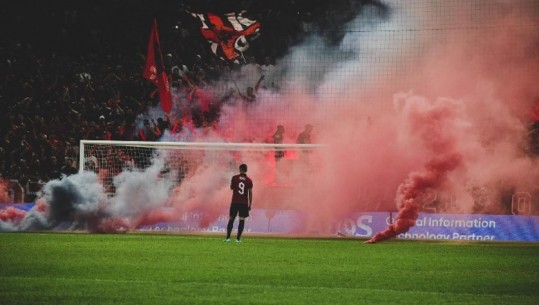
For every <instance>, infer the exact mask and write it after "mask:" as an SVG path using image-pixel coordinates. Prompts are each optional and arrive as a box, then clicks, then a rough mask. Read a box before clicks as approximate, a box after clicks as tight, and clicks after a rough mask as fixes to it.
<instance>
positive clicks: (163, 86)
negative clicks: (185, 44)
mask: <svg viewBox="0 0 539 305" xmlns="http://www.w3.org/2000/svg"><path fill="white" fill-rule="evenodd" d="M142 75H143V76H144V78H145V79H147V80H149V81H150V82H152V83H153V84H154V85H155V86H156V87H157V90H158V91H159V99H160V100H161V108H162V109H163V111H165V112H167V113H168V112H170V110H171V109H172V95H171V93H170V84H169V81H168V76H167V73H166V69H165V62H164V61H163V53H162V52H161V43H160V41H159V32H158V31H157V19H154V20H153V26H152V30H151V32H150V39H149V41H148V52H147V53H146V63H145V65H144V71H143V72H142Z"/></svg>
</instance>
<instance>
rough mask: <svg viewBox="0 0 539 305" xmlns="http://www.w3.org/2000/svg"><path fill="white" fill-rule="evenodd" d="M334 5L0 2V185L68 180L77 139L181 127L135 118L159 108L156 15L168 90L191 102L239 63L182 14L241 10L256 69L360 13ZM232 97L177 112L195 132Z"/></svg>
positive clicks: (138, 135) (146, 136) (150, 137)
mask: <svg viewBox="0 0 539 305" xmlns="http://www.w3.org/2000/svg"><path fill="white" fill-rule="evenodd" d="M255 3H256V5H255ZM338 3H339V5H327V4H324V5H321V6H313V5H311V3H310V2H309V1H291V2H286V3H285V2H282V3H281V2H277V3H259V2H258V1H255V0H249V1H239V2H238V1H221V2H218V3H216V2H215V1H213V2H212V1H181V2H170V1H167V2H163V3H160V4H159V5H156V4H154V3H152V2H150V1H129V2H128V1H122V0H112V1H90V2H76V3H74V2H71V1H54V2H52V3H41V2H37V3H36V2H35V1H24V0H23V1H19V2H17V3H13V4H12V5H9V6H3V7H2V8H0V16H1V18H2V20H4V21H5V22H6V24H9V27H4V28H3V29H2V31H4V32H3V33H2V35H1V37H2V38H1V39H2V40H3V41H2V44H0V62H1V64H0V65H1V67H0V71H1V72H0V105H1V108H2V112H1V114H0V136H1V138H2V140H3V141H2V143H1V144H0V173H1V176H0V178H1V179H4V180H16V181H18V182H19V183H20V184H21V185H22V186H23V187H27V186H28V185H29V183H45V182H47V181H49V180H51V179H57V178H60V177H61V176H62V175H70V174H73V173H75V172H77V167H78V162H79V161H78V160H79V156H78V147H79V141H80V140H81V139H112V140H140V141H155V140H158V139H159V137H160V136H161V135H162V134H163V132H164V129H169V130H173V131H175V132H177V131H179V130H181V128H182V123H183V124H185V120H184V121H183V122H182V121H181V120H178V118H175V119H174V118H168V117H159V118H147V117H143V116H142V115H143V114H144V113H146V112H147V110H148V108H149V107H157V106H158V103H159V101H158V95H157V94H156V92H155V91H156V90H155V87H154V86H153V85H152V84H151V83H149V82H148V81H147V80H145V79H143V78H142V75H141V71H142V69H143V66H144V62H145V56H146V49H147V42H148V33H149V30H150V25H151V22H152V19H153V18H154V17H155V18H157V19H158V21H159V34H160V37H161V44H162V50H163V53H164V54H163V56H164V61H165V67H166V69H167V73H168V74H169V76H170V80H171V86H172V88H173V90H179V91H182V90H183V92H185V93H186V94H185V95H184V97H185V98H192V96H195V97H196V94H195V95H193V91H195V92H196V89H198V88H203V87H204V86H205V85H207V84H208V83H211V82H212V81H213V80H215V79H216V78H217V77H219V76H220V75H221V74H222V73H223V71H225V70H226V71H230V69H239V67H240V66H241V65H238V64H231V63H228V62H225V61H223V60H220V59H218V58H217V57H216V56H214V54H212V53H211V50H210V48H209V47H208V44H207V42H206V41H205V40H204V39H203V38H202V37H201V35H200V22H199V20H197V19H196V18H194V17H193V16H192V15H191V14H190V13H191V12H202V13H203V12H213V13H216V14H224V13H227V12H230V11H236V12H237V11H240V10H246V11H247V12H248V13H249V14H250V15H249V18H252V19H254V20H258V21H260V23H261V27H262V31H263V32H262V33H263V36H262V38H260V39H258V40H257V43H256V44H253V45H252V47H251V48H250V49H249V53H246V55H247V56H248V57H247V58H248V59H246V58H243V60H244V63H245V62H246V61H249V63H250V64H254V65H256V66H258V67H260V66H264V65H266V66H271V65H272V63H275V61H276V60H277V59H278V58H279V57H280V56H282V55H283V54H284V53H285V52H286V50H287V49H288V48H289V47H290V46H291V45H293V44H294V43H297V42H299V41H301V40H302V39H304V38H305V37H306V35H307V33H308V32H310V31H318V32H319V33H320V34H322V35H323V36H324V37H327V39H328V43H335V42H336V40H337V39H339V37H338V35H335V34H334V33H335V29H336V28H337V27H338V26H339V24H343V23H344V22H343V21H345V20H346V19H349V18H352V17H353V16H354V14H355V12H356V11H357V10H358V9H359V6H358V5H357V4H355V1H338ZM373 3H375V4H376V2H375V1H374V2H373ZM29 8H31V9H29ZM265 28H267V29H270V28H271V29H272V30H271V31H266V32H264V29H265ZM330 33H333V34H330ZM242 55H243V54H242ZM190 94H191V95H190ZM231 94H235V95H237V96H245V95H244V94H242V92H228V93H227V94H224V95H223V96H220V97H218V98H215V97H212V99H213V100H211V101H209V107H208V108H207V109H206V110H205V111H200V109H198V108H192V109H187V110H186V109H182V111H184V112H189V113H188V114H185V113H184V115H183V116H184V117H187V118H188V119H189V124H191V125H192V127H193V128H201V127H203V126H209V125H211V124H212V122H215V120H217V119H218V112H219V103H221V102H224V101H226V100H227V99H229V98H230V95H231Z"/></svg>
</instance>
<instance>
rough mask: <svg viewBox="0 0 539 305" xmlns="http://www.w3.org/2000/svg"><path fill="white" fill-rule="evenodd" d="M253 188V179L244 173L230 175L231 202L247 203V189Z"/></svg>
mask: <svg viewBox="0 0 539 305" xmlns="http://www.w3.org/2000/svg"><path fill="white" fill-rule="evenodd" d="M252 188H253V181H251V178H249V177H247V175H246V174H244V173H241V174H239V175H235V176H233V177H232V180H231V181H230V189H231V190H232V203H241V204H247V205H248V204H249V194H250V193H251V192H249V190H251V189H252Z"/></svg>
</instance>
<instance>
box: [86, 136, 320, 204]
mask: <svg viewBox="0 0 539 305" xmlns="http://www.w3.org/2000/svg"><path fill="white" fill-rule="evenodd" d="M324 147H325V146H324V145H321V144H273V143H199V142H142V141H99V140H83V141H81V142H80V156H81V162H80V164H79V173H84V172H93V173H95V174H97V175H98V177H99V179H100V181H101V183H102V185H103V188H104V191H105V193H107V195H109V196H114V195H115V192H116V188H117V187H118V184H119V182H118V181H117V177H118V176H120V174H122V175H123V176H129V173H130V172H144V171H148V170H150V169H151V170H152V171H153V172H155V173H157V176H158V177H157V178H159V179H164V180H166V181H167V183H168V185H170V188H171V189H170V191H171V194H170V196H173V197H174V196H176V198H175V199H178V197H185V198H187V197H189V198H192V197H196V196H199V197H207V196H209V195H211V193H212V192H214V191H216V190H220V189H222V188H223V187H228V183H229V182H230V178H231V177H232V175H235V174H237V173H239V169H238V167H239V165H240V164H242V163H245V164H247V165H248V168H249V169H248V175H249V176H251V177H252V178H253V180H254V181H255V183H256V185H257V188H258V190H263V191H264V192H272V195H271V196H269V195H268V196H267V198H265V199H266V202H265V204H264V205H265V206H272V207H276V206H278V205H281V206H282V202H281V201H284V199H281V197H283V196H286V197H287V200H286V201H287V202H289V203H293V202H294V200H293V196H292V195H291V193H290V192H289V190H290V189H293V188H295V187H296V186H297V185H299V184H303V183H304V182H305V181H307V180H309V177H311V176H312V175H316V173H317V172H319V171H320V170H321V168H320V166H319V165H320V164H324V162H323V159H324V158H325V154H324V151H325V149H323V148H324ZM315 164H316V165H317V166H316V167H315V166H314V165H315ZM269 189H271V190H269ZM278 190H281V191H280V192H279V191H278ZM178 192H183V193H182V194H178ZM185 193H187V194H185ZM279 193H281V194H279ZM285 193H286V194H285ZM258 194H259V197H260V194H261V193H260V191H259V192H258ZM268 198H272V200H267V199H268ZM270 201H273V202H270Z"/></svg>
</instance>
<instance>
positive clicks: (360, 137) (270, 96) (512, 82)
mask: <svg viewBox="0 0 539 305" xmlns="http://www.w3.org/2000/svg"><path fill="white" fill-rule="evenodd" d="M383 4H384V9H381V6H379V5H377V6H369V5H367V6H365V7H364V8H363V9H362V10H361V11H360V14H359V15H358V16H357V18H355V19H354V20H352V21H350V22H348V23H346V24H344V25H342V26H343V27H342V28H343V29H345V33H346V34H345V35H344V37H343V39H342V40H341V41H340V42H339V43H337V44H331V45H328V44H327V43H326V42H325V41H324V39H321V38H320V37H317V36H316V35H313V36H312V37H309V38H307V39H306V40H305V42H304V43H303V44H300V45H296V46H294V47H293V48H291V49H290V50H289V53H288V54H287V55H286V56H284V57H283V58H280V59H279V60H278V62H277V64H276V67H275V69H274V70H273V72H272V73H274V74H273V75H271V79H272V80H273V81H277V82H280V90H278V91H276V90H272V89H271V88H270V86H269V84H265V83H263V86H262V88H261V89H260V90H259V91H258V92H257V101H256V102H255V103H252V104H249V105H245V104H243V103H242V102H241V100H240V99H239V97H238V96H234V95H233V96H232V97H231V98H230V100H229V101H227V102H223V105H222V108H221V112H220V117H219V121H218V122H217V124H216V125H215V126H212V127H208V128H198V129H197V128H194V127H193V125H192V124H191V123H190V122H189V121H186V122H185V125H184V130H183V131H182V133H181V134H167V136H166V137H165V138H164V139H165V140H167V141H181V140H187V141H196V142H223V143H225V142H254V143H271V141H272V140H271V136H272V134H273V132H274V131H275V129H276V126H277V125H283V126H284V127H285V134H284V141H283V142H284V143H294V142H295V141H296V138H297V136H298V134H299V133H300V132H301V131H302V130H303V128H304V126H305V125H306V124H312V125H313V126H314V130H313V134H312V140H313V143H322V144H326V145H327V147H325V148H321V149H317V150H316V151H314V152H312V153H310V154H303V153H302V152H301V151H293V150H290V151H287V152H286V155H285V158H283V159H282V160H280V161H278V162H276V161H275V160H274V157H273V152H271V151H269V152H266V153H262V154H250V153H244V152H236V153H230V154H229V155H225V156H228V157H215V159H214V160H217V161H211V162H210V161H209V160H203V159H202V160H196V161H193V162H188V163H186V164H184V165H185V167H186V168H187V171H186V173H179V172H176V171H175V170H170V169H169V168H168V167H169V165H168V164H167V162H168V161H167V157H166V156H164V155H162V156H161V158H156V159H155V160H154V161H153V165H152V166H151V167H149V168H148V169H146V170H144V171H142V170H141V171H137V170H135V171H126V172H123V173H121V174H119V175H118V176H117V177H115V179H114V187H115V189H116V192H115V195H114V196H110V195H107V194H105V192H104V191H103V187H102V184H101V182H100V179H99V177H98V175H95V174H91V173H85V174H83V175H75V176H70V177H66V178H64V179H62V180H60V181H52V182H50V183H48V184H47V186H46V187H45V189H44V196H43V197H42V198H41V199H40V200H41V201H42V204H40V205H39V206H41V208H39V209H40V210H39V209H38V208H37V207H36V211H34V212H32V211H30V212H29V213H28V214H27V215H26V216H24V217H23V216H22V215H21V213H20V212H18V211H13V210H10V211H7V210H6V211H4V212H3V214H0V217H1V218H0V230H11V229H26V228H33V229H36V228H46V229H48V228H53V227H54V226H56V225H59V224H61V223H64V224H65V223H68V224H69V226H71V227H72V228H85V229H89V230H91V231H124V230H132V229H135V228H138V227H140V226H143V225H148V224H153V223H156V222H160V221H179V220H181V218H182V215H184V213H187V212H195V211H196V212H201V214H202V215H203V216H202V217H201V219H200V225H201V227H204V226H208V225H209V224H211V223H212V222H213V221H214V220H216V219H217V218H218V217H219V216H220V214H221V213H222V211H223V210H226V208H227V207H228V205H229V200H230V196H231V194H230V190H229V189H228V183H229V179H230V177H231V176H232V175H233V174H235V173H236V172H237V165H239V164H240V163H247V164H248V165H249V172H248V175H249V176H250V177H251V178H252V179H253V181H254V184H255V187H254V201H253V206H254V208H257V207H259V208H267V209H274V210H279V209H293V210H298V211H300V212H302V213H303V214H304V215H306V219H305V223H304V224H302V225H301V226H299V227H300V229H299V230H298V232H295V233H296V234H305V235H308V234H316V235H330V234H334V232H336V228H337V226H338V222H339V221H340V220H342V219H343V218H345V217H347V216H349V215H350V214H351V213H355V212H358V211H398V214H397V217H396V219H395V222H394V223H393V224H391V225H390V226H389V227H388V228H387V229H386V230H385V231H383V232H380V233H378V234H377V235H375V237H373V239H371V241H372V242H378V241H382V240H384V239H387V238H391V237H394V236H396V235H398V234H400V233H403V232H406V231H407V230H408V229H409V228H410V227H411V226H413V225H414V224H415V220H416V218H417V213H419V211H421V210H424V209H425V208H426V203H429V206H428V207H429V208H430V209H434V210H436V211H437V212H451V213H494V214H496V213H507V212H508V205H507V202H506V201H504V198H505V197H506V194H508V193H509V194H511V192H514V191H519V190H520V191H527V192H535V191H536V190H537V187H538V186H537V184H536V181H539V180H538V178H539V166H538V165H537V161H536V158H535V157H534V156H533V155H532V154H530V152H529V150H528V141H529V139H528V135H527V133H528V130H529V124H530V123H531V122H530V111H531V109H532V107H533V103H534V102H535V101H536V100H537V98H538V97H539V87H538V86H537V84H536V80H537V79H539V61H538V60H537V58H539V57H538V55H539V48H538V47H537V41H539V39H538V38H539V37H538V36H539V31H538V29H539V22H538V21H537V18H536V16H537V13H538V6H537V5H535V4H533V1H511V2H507V1H474V2H473V3H471V2H470V3H463V2H462V1H455V2H451V1H434V2H433V1H420V0H416V1H412V2H410V1H408V2H406V3H402V2H401V1H385V2H383ZM262 38H263V37H260V38H259V39H262ZM313 50H316V51H313ZM249 69H250V68H249V67H247V66H246V67H244V69H242V71H239V72H230V73H228V74H227V75H225V77H223V79H221V80H220V81H218V82H216V83H215V84H214V86H213V87H210V88H206V89H204V90H206V94H208V95H209V96H219V95H220V94H222V93H223V92H227V91H228V90H230V89H234V90H235V89H236V87H239V89H240V90H244V89H245V88H246V87H248V86H254V83H255V82H256V80H257V79H258V75H256V73H255V74H254V75H253V76H249V77H247V76H246V75H247V74H249V73H254V72H252V70H249ZM268 78H270V77H269V76H268ZM232 80H234V82H232ZM264 87H265V88H264ZM179 95H180V93H177V94H176V96H175V107H177V108H181V107H187V106H189V105H181V103H182V101H181V98H180V97H179ZM152 111H153V112H152V113H148V114H147V116H148V117H152V116H160V114H158V113H154V112H155V111H157V110H152ZM174 116H176V118H177V119H178V120H181V119H182V118H181V113H180V112H179V111H178V112H176V113H172V117H174ZM220 156H221V155H220ZM168 157H173V154H171V155H168ZM219 158H223V159H219ZM167 175H168V176H167ZM178 175H184V176H185V177H184V178H183V179H182V180H181V183H179V184H177V183H171V181H177V180H179V179H177V177H178ZM433 192H436V193H448V194H452V195H453V196H454V198H455V200H454V201H453V202H451V204H447V205H444V204H441V203H439V204H437V205H433V204H432V200H430V199H431V198H429V197H430V196H431V194H432V193H433ZM504 196H505V197H504ZM44 207H45V208H44ZM39 211H41V212H39ZM2 215H4V216H2ZM6 215H9V216H6ZM23 224H24V225H23Z"/></svg>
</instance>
